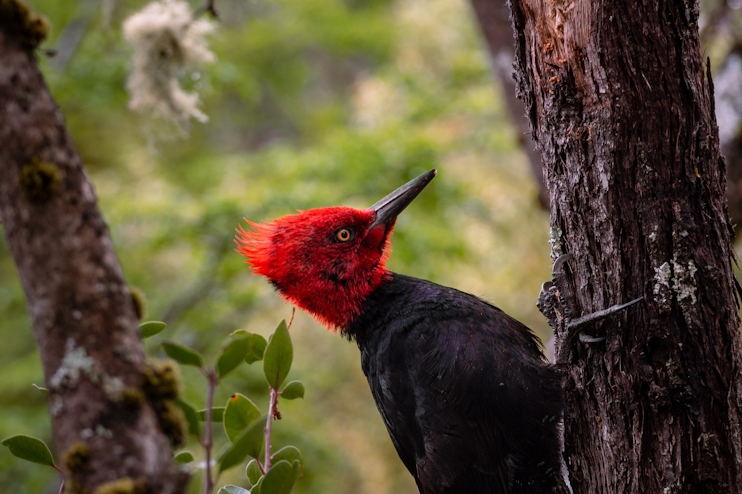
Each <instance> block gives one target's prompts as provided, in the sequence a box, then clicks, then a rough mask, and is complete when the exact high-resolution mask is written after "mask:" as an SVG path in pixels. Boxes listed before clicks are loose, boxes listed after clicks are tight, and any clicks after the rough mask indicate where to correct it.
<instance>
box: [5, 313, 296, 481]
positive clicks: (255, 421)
mask: <svg viewBox="0 0 742 494" xmlns="http://www.w3.org/2000/svg"><path fill="white" fill-rule="evenodd" d="M292 319H293V315H292ZM165 326H166V324H165V323H162V322H159V321H149V322H145V323H142V324H141V325H140V329H141V333H142V337H143V338H149V337H152V336H154V335H156V334H159V333H160V332H162V330H163V329H165ZM289 326H290V323H289V325H287V324H286V321H281V323H280V324H279V325H278V327H277V328H276V330H275V332H274V333H273V334H272V335H271V337H270V338H269V341H266V340H265V338H263V337H262V336H260V335H259V334H253V333H248V332H247V331H244V330H238V331H235V332H233V333H232V334H231V335H230V339H229V341H228V342H227V344H226V345H225V346H224V347H223V348H222V350H221V351H220V352H219V354H218V356H217V358H216V362H215V363H214V365H213V366H210V367H207V366H206V365H205V363H204V358H203V356H201V354H200V353H198V352H197V351H196V350H193V349H191V348H188V347H186V346H184V345H181V344H179V343H175V342H172V341H163V342H162V348H163V350H164V351H165V353H166V354H167V355H168V357H170V358H171V359H173V360H174V361H176V362H178V364H180V365H187V366H192V367H196V368H198V369H199V370H200V371H201V373H202V374H203V375H204V376H205V377H206V408H205V409H204V410H201V411H196V409H195V408H194V407H193V406H192V405H190V404H189V403H188V402H186V401H184V400H182V399H179V398H176V399H175V404H176V405H177V406H178V407H179V408H180V410H181V411H182V412H183V416H184V417H185V423H186V424H187V429H188V433H189V434H191V435H193V436H195V437H196V438H197V439H198V442H199V443H200V444H201V446H202V447H203V449H204V458H205V461H204V467H203V468H204V484H203V493H204V494H211V493H212V492H213V490H214V487H215V485H216V483H217V481H218V478H219V476H220V475H221V473H222V472H224V471H225V470H228V469H230V468H233V467H235V466H237V465H239V464H241V463H242V462H243V461H244V460H245V459H246V458H248V457H250V458H251V460H250V462H249V463H248V464H247V468H246V475H247V478H248V481H249V482H250V485H251V490H249V491H248V490H247V489H244V488H242V487H238V486H234V485H227V486H224V487H223V488H221V489H220V490H219V494H289V493H290V492H291V489H292V488H293V486H294V483H295V482H296V479H297V478H298V476H299V472H300V470H301V463H302V459H301V453H300V452H299V450H298V449H297V448H295V447H293V446H286V447H284V448H281V449H279V450H278V451H276V452H275V453H272V449H271V431H272V426H273V421H274V420H280V419H281V414H280V412H279V411H278V399H279V397H282V398H284V399H287V400H293V399H296V398H303V397H304V385H303V384H302V383H300V382H299V381H292V382H289V383H288V384H286V386H284V388H283V389H282V390H281V389H280V388H281V385H282V384H283V383H284V382H285V380H286V377H287V376H288V373H289V370H290V369H291V363H292V360H293V345H292V343H291V336H290V335H289ZM260 360H262V361H263V373H264V374H265V378H266V381H267V382H268V386H269V396H270V398H269V403H268V413H267V414H266V415H261V413H260V409H259V408H258V407H257V406H256V405H255V403H253V402H252V401H251V400H250V399H249V398H248V397H246V396H244V395H242V394H240V393H235V394H233V395H232V396H231V397H230V398H229V400H228V401H227V404H226V406H225V407H214V394H215V391H216V387H217V386H218V385H219V384H220V382H221V380H223V379H224V377H225V376H226V375H227V374H229V373H230V372H232V371H233V370H235V369H236V368H237V367H238V366H239V365H241V364H242V363H247V364H252V363H255V362H258V361H260ZM215 422H222V423H223V425H224V432H225V434H226V436H227V438H228V439H229V441H230V443H231V444H230V445H229V447H227V448H226V449H225V450H224V451H223V452H222V453H221V454H220V455H219V457H218V458H217V459H216V466H217V474H216V476H214V472H213V471H212V462H213V460H212V456H213V447H214V438H213V437H212V424H213V423H215ZM2 444H3V445H4V446H7V447H8V448H9V449H10V452H11V453H12V454H13V455H15V456H16V457H18V458H21V459H24V460H27V461H32V462H34V463H40V464H43V465H49V466H52V467H53V468H55V469H56V470H57V471H59V472H60V473H62V470H61V469H60V468H59V467H57V465H56V464H55V463H54V460H53V457H52V454H51V451H50V450H49V448H48V446H47V445H46V444H45V443H44V442H43V441H41V440H40V439H37V438H34V437H30V436H21V435H18V436H13V437H9V438H7V439H5V440H4V441H2ZM261 455H262V461H261ZM173 459H174V461H175V462H176V463H180V464H186V463H190V462H193V461H194V457H193V454H191V453H190V452H189V451H180V452H177V453H176V454H175V455H174V457H173ZM63 491H64V481H63V482H62V486H61V487H60V494H61V493H62V492H63Z"/></svg>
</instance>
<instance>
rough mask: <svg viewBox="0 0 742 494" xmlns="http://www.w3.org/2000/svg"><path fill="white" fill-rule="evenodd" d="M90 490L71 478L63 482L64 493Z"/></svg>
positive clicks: (87, 493)
mask: <svg viewBox="0 0 742 494" xmlns="http://www.w3.org/2000/svg"><path fill="white" fill-rule="evenodd" d="M89 492H90V491H88V490H87V489H86V488H85V487H83V486H82V485H80V484H78V483H77V482H75V481H74V480H72V479H67V480H65V482H64V493H65V494H89Z"/></svg>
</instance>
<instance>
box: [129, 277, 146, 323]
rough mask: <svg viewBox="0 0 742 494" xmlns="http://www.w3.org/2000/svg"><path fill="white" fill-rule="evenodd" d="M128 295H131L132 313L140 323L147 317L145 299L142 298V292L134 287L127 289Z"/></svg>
mask: <svg viewBox="0 0 742 494" xmlns="http://www.w3.org/2000/svg"><path fill="white" fill-rule="evenodd" d="M129 293H131V301H132V302H133V303H134V312H135V313H136V315H137V319H139V320H140V321H141V320H142V319H144V317H145V316H146V315H147V297H145V296H144V292H143V291H142V290H140V289H139V288H137V287H135V286H130V287H129Z"/></svg>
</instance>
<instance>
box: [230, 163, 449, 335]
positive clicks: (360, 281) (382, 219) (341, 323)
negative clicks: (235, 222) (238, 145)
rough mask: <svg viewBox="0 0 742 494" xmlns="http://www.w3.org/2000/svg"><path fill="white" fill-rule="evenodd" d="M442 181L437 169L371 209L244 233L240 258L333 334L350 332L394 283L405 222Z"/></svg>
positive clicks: (288, 219)
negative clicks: (394, 244)
mask: <svg viewBox="0 0 742 494" xmlns="http://www.w3.org/2000/svg"><path fill="white" fill-rule="evenodd" d="M435 175H436V171H435V170H431V171H429V172H427V173H426V174H424V175H421V176H419V177H417V178H416V179H414V180H412V181H410V182H408V183H407V184H405V185H404V186H402V187H400V188H399V189H397V190H396V191H394V192H392V193H391V194H389V195H388V196H386V197H385V198H384V199H382V200H381V201H379V202H377V203H376V204H374V205H373V206H371V207H370V208H368V209H363V210H359V209H353V208H347V207H330V208H318V209H310V210H309V211H300V212H299V213H298V214H292V215H288V216H283V217H281V218H278V219H276V220H273V221H268V222H265V223H252V222H250V221H248V224H249V225H250V227H251V228H252V231H250V230H245V229H244V228H242V226H240V228H239V229H238V230H237V235H236V236H235V242H236V243H237V252H238V253H240V254H242V255H244V256H245V257H247V261H246V262H249V263H250V264H251V265H252V269H253V272H255V274H259V275H261V276H265V277H266V278H268V280H269V281H270V282H271V283H272V284H273V285H274V286H275V287H276V289H277V290H278V292H279V293H280V294H281V295H282V296H283V297H284V298H285V299H287V300H288V301H289V302H291V303H293V304H296V305H297V306H299V308H301V309H303V310H305V311H307V312H309V313H310V314H311V315H313V316H314V317H315V318H316V319H317V320H319V321H320V322H321V323H323V324H324V325H326V326H327V327H328V328H331V329H338V328H339V329H341V330H342V329H344V328H347V327H348V325H349V324H350V323H351V322H352V321H353V320H354V319H355V318H356V317H357V316H358V315H359V314H360V313H361V309H362V306H363V301H364V300H366V297H368V295H369V294H370V293H371V292H373V291H374V290H375V289H376V287H378V286H379V285H380V284H381V283H382V282H383V281H384V280H385V279H386V278H387V277H388V276H389V271H388V270H387V269H386V267H385V263H386V260H387V258H388V257H389V253H390V250H391V248H390V244H391V242H390V238H391V233H392V229H393V228H394V223H395V221H396V219H397V215H398V214H399V213H400V212H402V210H403V209H404V208H405V207H406V206H407V205H408V204H409V203H410V202H412V200H413V199H414V198H415V197H416V196H417V195H418V194H419V193H420V191H421V190H422V189H423V188H424V187H425V186H426V185H427V184H428V182H430V181H431V180H432V179H433V177H434V176H435Z"/></svg>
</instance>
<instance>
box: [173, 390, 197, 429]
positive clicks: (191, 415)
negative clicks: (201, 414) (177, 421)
mask: <svg viewBox="0 0 742 494" xmlns="http://www.w3.org/2000/svg"><path fill="white" fill-rule="evenodd" d="M175 403H176V404H177V405H178V406H179V407H180V409H181V410H183V414H184V415H185V418H186V421H187V422H188V432H189V433H190V434H193V435H194V436H196V437H201V424H200V421H199V420H198V412H197V411H196V409H195V408H193V407H192V406H191V405H190V404H189V403H188V402H185V401H183V400H181V399H180V398H178V399H176V400H175Z"/></svg>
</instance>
